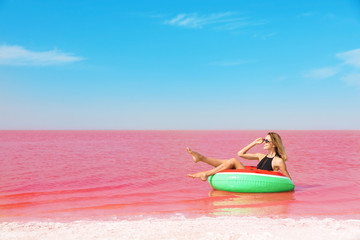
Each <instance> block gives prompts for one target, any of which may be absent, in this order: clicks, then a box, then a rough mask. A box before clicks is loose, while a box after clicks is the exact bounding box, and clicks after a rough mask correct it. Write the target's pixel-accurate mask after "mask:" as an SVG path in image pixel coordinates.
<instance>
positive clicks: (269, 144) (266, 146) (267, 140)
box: [263, 135, 274, 150]
mask: <svg viewBox="0 0 360 240" xmlns="http://www.w3.org/2000/svg"><path fill="white" fill-rule="evenodd" d="M263 143H264V149H265V150H269V149H272V148H274V144H273V143H272V140H271V137H270V135H267V136H266V137H265V139H264V142H263Z"/></svg>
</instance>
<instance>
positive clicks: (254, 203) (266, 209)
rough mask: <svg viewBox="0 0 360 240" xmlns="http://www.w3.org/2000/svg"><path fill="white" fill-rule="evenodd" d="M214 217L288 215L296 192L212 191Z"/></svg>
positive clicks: (210, 193) (210, 194)
mask: <svg viewBox="0 0 360 240" xmlns="http://www.w3.org/2000/svg"><path fill="white" fill-rule="evenodd" d="M209 196H210V197H211V198H212V199H213V201H212V205H213V206H212V207H213V213H212V214H213V215H287V214H288V207H289V204H290V203H291V202H292V201H293V200H295V198H294V191H290V192H280V193H234V192H225V191H219V190H212V191H211V192H209Z"/></svg>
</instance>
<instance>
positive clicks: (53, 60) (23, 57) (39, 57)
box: [0, 45, 84, 66]
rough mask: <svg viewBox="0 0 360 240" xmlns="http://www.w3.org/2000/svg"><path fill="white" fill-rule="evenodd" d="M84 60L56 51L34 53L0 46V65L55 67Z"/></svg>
mask: <svg viewBox="0 0 360 240" xmlns="http://www.w3.org/2000/svg"><path fill="white" fill-rule="evenodd" d="M83 59H84V58H82V57H77V56H74V55H73V54H70V53H63V52H60V51H58V50H50V51H45V52H35V51H30V50H27V49H25V48H23V47H21V46H8V45H2V46H0V65H22V66H24V65H31V66H34V65H55V64H61V63H71V62H76V61H81V60H83Z"/></svg>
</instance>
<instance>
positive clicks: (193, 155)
mask: <svg viewBox="0 0 360 240" xmlns="http://www.w3.org/2000/svg"><path fill="white" fill-rule="evenodd" d="M186 150H187V151H188V153H189V154H190V155H191V156H192V157H193V159H194V162H195V163H197V162H198V161H201V159H202V158H203V157H204V156H203V155H201V154H200V153H198V152H194V151H193V150H191V149H190V148H189V147H187V148H186Z"/></svg>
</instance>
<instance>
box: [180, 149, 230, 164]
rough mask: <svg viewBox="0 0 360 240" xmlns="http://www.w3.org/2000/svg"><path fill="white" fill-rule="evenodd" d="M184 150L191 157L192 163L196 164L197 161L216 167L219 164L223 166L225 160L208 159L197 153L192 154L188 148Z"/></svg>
mask: <svg viewBox="0 0 360 240" xmlns="http://www.w3.org/2000/svg"><path fill="white" fill-rule="evenodd" d="M186 150H187V151H188V153H189V154H190V155H191V156H192V157H193V159H194V162H195V163H197V162H199V161H202V162H204V163H207V164H209V165H211V166H213V167H217V166H219V165H221V164H223V163H224V162H226V161H227V160H226V159H217V158H209V157H205V156H203V155H201V154H200V153H198V152H194V151H193V150H191V149H190V148H186Z"/></svg>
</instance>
